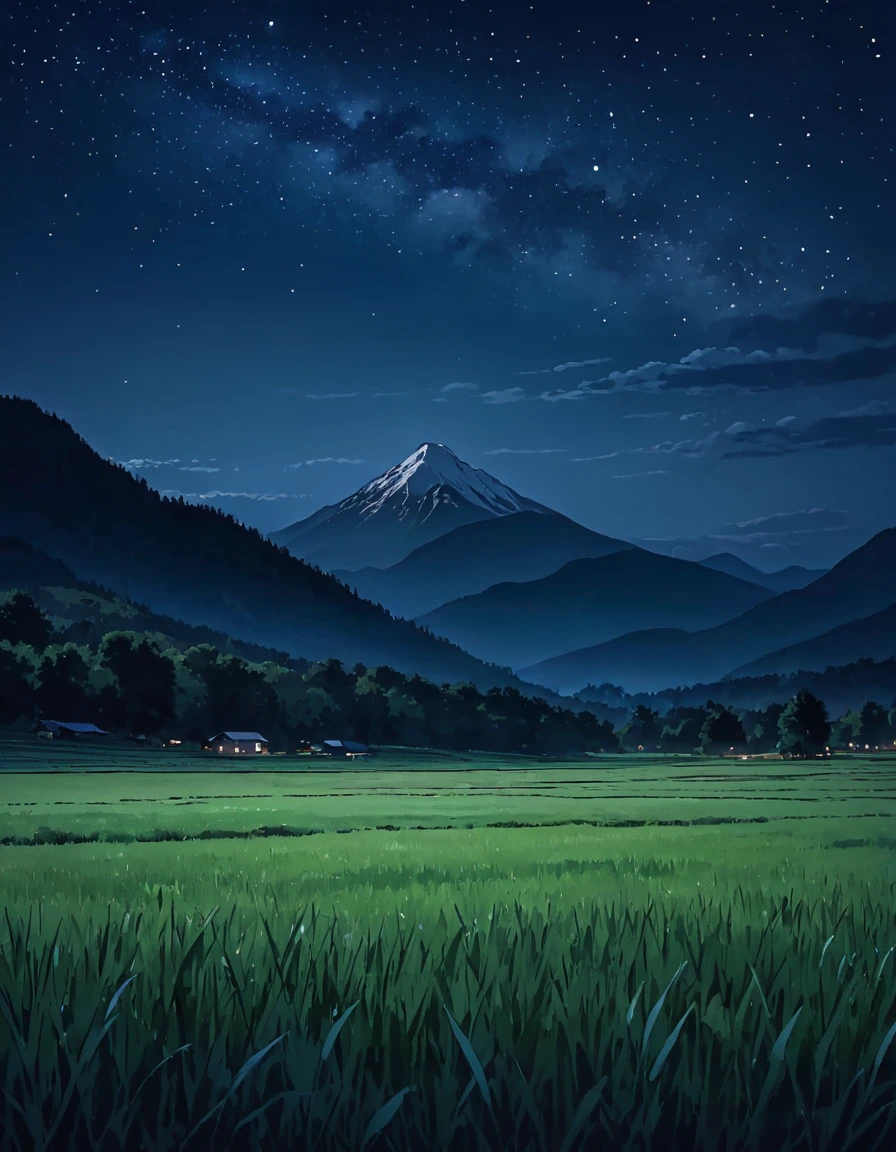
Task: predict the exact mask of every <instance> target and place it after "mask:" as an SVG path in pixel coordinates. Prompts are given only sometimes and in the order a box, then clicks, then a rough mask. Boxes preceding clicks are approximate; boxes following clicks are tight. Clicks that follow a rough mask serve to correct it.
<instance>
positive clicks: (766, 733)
mask: <svg viewBox="0 0 896 1152" xmlns="http://www.w3.org/2000/svg"><path fill="white" fill-rule="evenodd" d="M783 711H784V705H783V704H769V706H768V707H767V708H765V709H764V710H763V711H761V712H759V713H757V714H756V720H755V723H754V725H753V727H752V729H751V730H750V733H749V736H748V738H747V747H748V748H749V749H750V751H751V752H774V750H775V748H776V747H777V745H778V739H779V735H778V721H779V720H780V719H781V713H782V712H783Z"/></svg>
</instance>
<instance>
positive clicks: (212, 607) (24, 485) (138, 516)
mask: <svg viewBox="0 0 896 1152" xmlns="http://www.w3.org/2000/svg"><path fill="white" fill-rule="evenodd" d="M0 535H9V536H14V537H17V538H18V539H19V540H22V541H24V542H25V543H27V544H29V545H30V546H31V547H32V548H36V549H39V550H41V551H44V552H46V553H47V554H48V555H49V556H51V557H53V558H55V559H58V560H61V561H62V562H63V563H64V564H66V565H67V566H68V567H69V568H71V569H72V570H73V571H74V572H77V573H78V575H79V576H80V577H81V578H82V579H85V580H89V581H92V582H94V583H96V584H102V585H105V586H106V587H108V588H111V589H114V590H115V592H116V593H118V594H119V595H121V596H124V597H126V598H129V599H132V600H138V601H140V602H141V603H143V604H146V605H148V606H149V608H150V609H151V610H152V611H153V612H156V613H158V614H160V615H166V616H170V617H174V618H179V619H182V620H185V621H187V622H189V623H193V624H202V625H205V626H207V627H209V628H212V629H216V630H218V631H221V632H226V633H228V634H230V635H233V636H240V637H243V638H244V639H245V640H246V641H249V642H251V643H254V644H259V645H261V646H263V647H265V648H276V649H278V650H281V651H286V652H289V653H291V654H293V655H296V656H301V657H305V658H307V659H309V660H319V659H326V658H328V657H333V656H335V657H338V658H339V659H341V660H343V661H344V662H345V663H346V664H349V665H351V664H353V663H355V662H362V663H364V664H367V665H381V664H390V665H392V666H394V667H396V668H398V669H400V670H402V671H410V672H418V673H420V675H422V676H426V677H428V678H431V679H434V680H436V681H439V682H442V681H462V680H469V681H472V682H473V683H475V684H477V686H485V687H489V686H492V685H496V684H500V685H503V684H509V683H517V686H518V687H521V688H524V687H525V686H522V685H519V684H518V682H517V681H516V680H515V678H514V677H512V676H511V675H510V674H509V673H507V672H506V671H504V670H501V669H496V668H489V667H487V666H486V665H485V664H483V663H482V662H481V661H479V660H476V659H474V658H473V657H471V656H469V655H468V654H467V653H466V652H463V651H461V650H460V649H459V648H457V647H455V646H454V645H452V644H450V643H448V642H446V641H444V640H439V639H437V638H436V637H433V636H430V635H427V634H426V633H425V632H424V631H422V630H421V629H419V628H417V627H416V626H415V625H414V624H412V623H410V622H407V621H403V620H396V619H394V618H393V617H392V616H390V614H389V613H388V612H386V611H385V610H384V609H383V608H381V607H380V606H379V605H375V604H371V603H369V602H368V601H366V600H361V599H359V598H358V597H356V596H355V595H354V594H353V593H352V592H351V590H350V589H348V588H347V587H345V586H344V585H343V584H341V583H339V581H337V580H335V579H334V578H333V577H332V576H328V575H326V574H325V573H323V572H319V571H317V570H316V569H314V568H312V567H310V566H309V565H308V564H305V563H303V562H302V561H301V560H297V559H296V558H295V557H293V556H290V555H289V553H288V552H286V550H285V549H280V548H278V547H277V546H276V545H275V544H273V543H271V542H270V541H269V540H266V539H264V537H262V536H261V534H260V533H258V532H256V531H255V530H254V529H250V528H246V527H245V526H243V525H241V524H239V523H238V522H237V521H236V520H234V519H233V518H232V517H230V516H225V515H224V514H223V513H221V512H218V511H217V510H215V509H212V508H209V507H199V506H196V505H192V504H187V503H185V502H184V501H183V500H182V499H179V500H173V499H166V498H163V497H162V496H160V495H159V493H158V492H155V491H154V490H153V489H152V488H150V487H149V486H148V485H147V484H146V481H145V480H137V479H136V478H135V477H134V476H132V475H131V474H130V473H129V472H127V471H126V470H125V469H124V468H122V467H120V466H117V465H114V464H112V463H110V462H109V461H107V460H103V459H102V458H101V457H100V456H99V455H98V454H97V453H96V452H94V451H93V449H92V448H90V447H89V445H88V444H87V443H86V442H85V441H84V440H83V439H82V438H81V437H80V436H78V435H77V434H76V433H75V432H74V431H73V430H72V429H71V427H70V426H69V425H68V424H66V423H65V422H64V421H63V420H61V419H59V418H57V417H56V416H51V415H49V413H46V412H43V411H42V410H41V409H40V408H39V407H38V406H37V405H36V404H33V403H32V402H30V401H27V400H22V399H18V398H15V397H0Z"/></svg>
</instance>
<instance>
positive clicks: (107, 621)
mask: <svg viewBox="0 0 896 1152" xmlns="http://www.w3.org/2000/svg"><path fill="white" fill-rule="evenodd" d="M13 589H16V590H18V591H20V592H27V593H28V595H29V596H31V598H32V599H33V600H34V601H35V603H36V604H37V605H38V607H39V608H41V610H42V611H43V612H44V613H45V614H46V615H47V616H49V617H50V620H51V621H52V623H53V627H54V628H55V629H56V631H57V632H59V633H60V634H61V635H62V637H63V639H64V640H65V641H71V642H72V643H75V644H91V645H95V644H98V643H99V641H100V640H101V639H102V638H103V636H104V635H106V633H107V632H113V631H116V630H118V629H120V630H122V631H126V632H141V633H144V634H145V635H147V636H150V637H152V638H154V639H156V640H158V641H159V643H160V644H161V645H162V647H172V648H178V649H182V650H183V649H186V648H191V647H192V646H193V645H196V644H211V645H212V646H213V647H215V648H217V650H218V651H219V652H224V653H228V652H232V653H234V654H235V655H237V656H241V657H242V658H243V659H244V660H250V661H252V662H253V663H255V664H263V663H264V662H265V661H267V660H270V661H273V662H274V663H277V664H281V665H284V666H286V665H287V664H288V665H289V667H291V668H293V669H294V670H299V671H303V670H304V669H305V668H307V667H308V661H307V660H302V659H300V658H288V656H287V654H286V653H285V652H281V651H279V650H278V649H275V648H262V647H261V646H260V645H258V644H251V643H249V642H247V641H243V640H235V639H234V638H233V637H231V636H228V635H227V634H226V633H224V632H218V631H215V630H214V629H211V628H206V627H203V626H202V625H195V624H185V623H184V621H183V620H175V619H173V618H172V617H170V616H160V615H158V614H157V613H155V612H153V611H151V610H150V609H149V608H147V607H145V605H142V604H135V603H133V602H132V601H130V600H123V599H121V598H120V597H118V596H116V595H115V594H114V593H113V592H110V591H109V590H108V589H106V588H102V587H100V586H99V585H97V584H92V583H90V582H89V581H87V580H79V579H78V577H77V576H75V574H74V573H73V572H72V571H71V570H70V569H69V568H67V567H66V566H65V564H63V563H62V561H61V560H54V559H53V557H52V556H47V554H46V553H45V552H38V551H36V550H35V549H33V548H32V547H30V545H28V544H25V543H24V542H23V541H22V540H17V539H15V537H12V536H0V599H2V598H3V595H4V593H8V592H10V591H12V590H13Z"/></svg>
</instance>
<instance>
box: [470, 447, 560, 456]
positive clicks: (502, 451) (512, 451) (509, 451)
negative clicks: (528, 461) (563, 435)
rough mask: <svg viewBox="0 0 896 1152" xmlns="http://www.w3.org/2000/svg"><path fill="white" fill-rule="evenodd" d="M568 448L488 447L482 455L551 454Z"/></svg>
mask: <svg viewBox="0 0 896 1152" xmlns="http://www.w3.org/2000/svg"><path fill="white" fill-rule="evenodd" d="M568 451H569V449H568V448H489V449H488V451H486V452H483V453H482V455H483V456H553V455H554V454H555V453H558V452H568Z"/></svg>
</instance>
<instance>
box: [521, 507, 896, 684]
mask: <svg viewBox="0 0 896 1152" xmlns="http://www.w3.org/2000/svg"><path fill="white" fill-rule="evenodd" d="M894 573H896V529H894V528H888V529H886V531H884V532H879V533H878V534H877V535H876V536H874V537H872V539H871V540H869V541H868V542H867V543H866V544H863V545H862V547H861V548H857V549H856V550H855V551H854V552H850V553H849V555H848V556H845V557H844V558H843V559H842V560H841V561H840V562H839V563H838V564H835V565H834V567H833V568H832V569H831V570H830V571H829V572H826V573H825V574H824V575H823V576H819V578H818V579H817V580H814V581H813V582H812V583H811V584H808V585H807V586H806V587H805V588H797V589H794V590H793V591H790V592H782V593H781V594H780V595H779V596H775V597H773V598H772V599H770V600H766V601H765V602H764V603H762V604H759V605H757V606H756V607H755V608H751V609H750V610H749V611H747V612H744V613H743V615H741V616H738V617H736V618H735V619H733V620H729V621H728V622H727V623H724V624H720V625H718V626H717V627H714V628H705V629H702V630H700V631H697V632H688V631H685V630H682V629H680V628H678V629H665V630H662V631H659V632H646V631H640V632H633V633H632V634H631V635H628V636H620V637H618V638H617V639H615V640H613V641H611V642H610V643H609V644H600V645H596V646H591V647H579V648H577V649H575V650H572V651H570V652H568V653H567V654H565V655H563V656H559V657H556V658H554V659H551V660H545V661H539V662H537V663H533V664H531V665H527V666H526V667H522V668H519V673H520V675H521V676H524V677H526V678H527V679H531V678H533V677H534V678H537V679H538V683H540V684H545V685H547V686H548V687H550V688H554V689H555V690H556V691H560V692H570V691H572V692H575V691H578V689H579V688H582V687H583V686H584V685H585V684H588V683H591V684H601V683H604V682H610V683H613V684H621V685H622V686H623V687H624V688H626V690H627V691H629V692H658V691H660V690H661V689H663V688H666V687H669V686H670V685H680V684H693V683H695V682H696V681H698V680H701V681H704V682H710V681H712V680H716V679H718V678H720V677H721V676H725V675H727V674H728V673H729V672H730V671H731V669H732V668H741V667H743V666H744V665H746V664H749V663H750V662H752V661H755V660H757V659H758V658H759V657H760V656H764V655H765V654H766V653H774V652H778V651H780V650H781V649H782V648H786V647H789V646H791V645H794V644H798V643H801V642H802V641H804V640H811V639H812V638H813V637H816V636H820V635H821V634H822V633H824V632H827V631H830V630H831V629H833V628H837V627H838V626H840V625H841V624H849V623H850V622H851V621H854V620H858V619H862V618H864V617H866V616H868V615H869V614H873V613H875V612H880V611H882V610H883V609H885V608H888V607H889V606H890V605H891V604H892V603H893V597H894V588H896V577H894Z"/></svg>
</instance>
